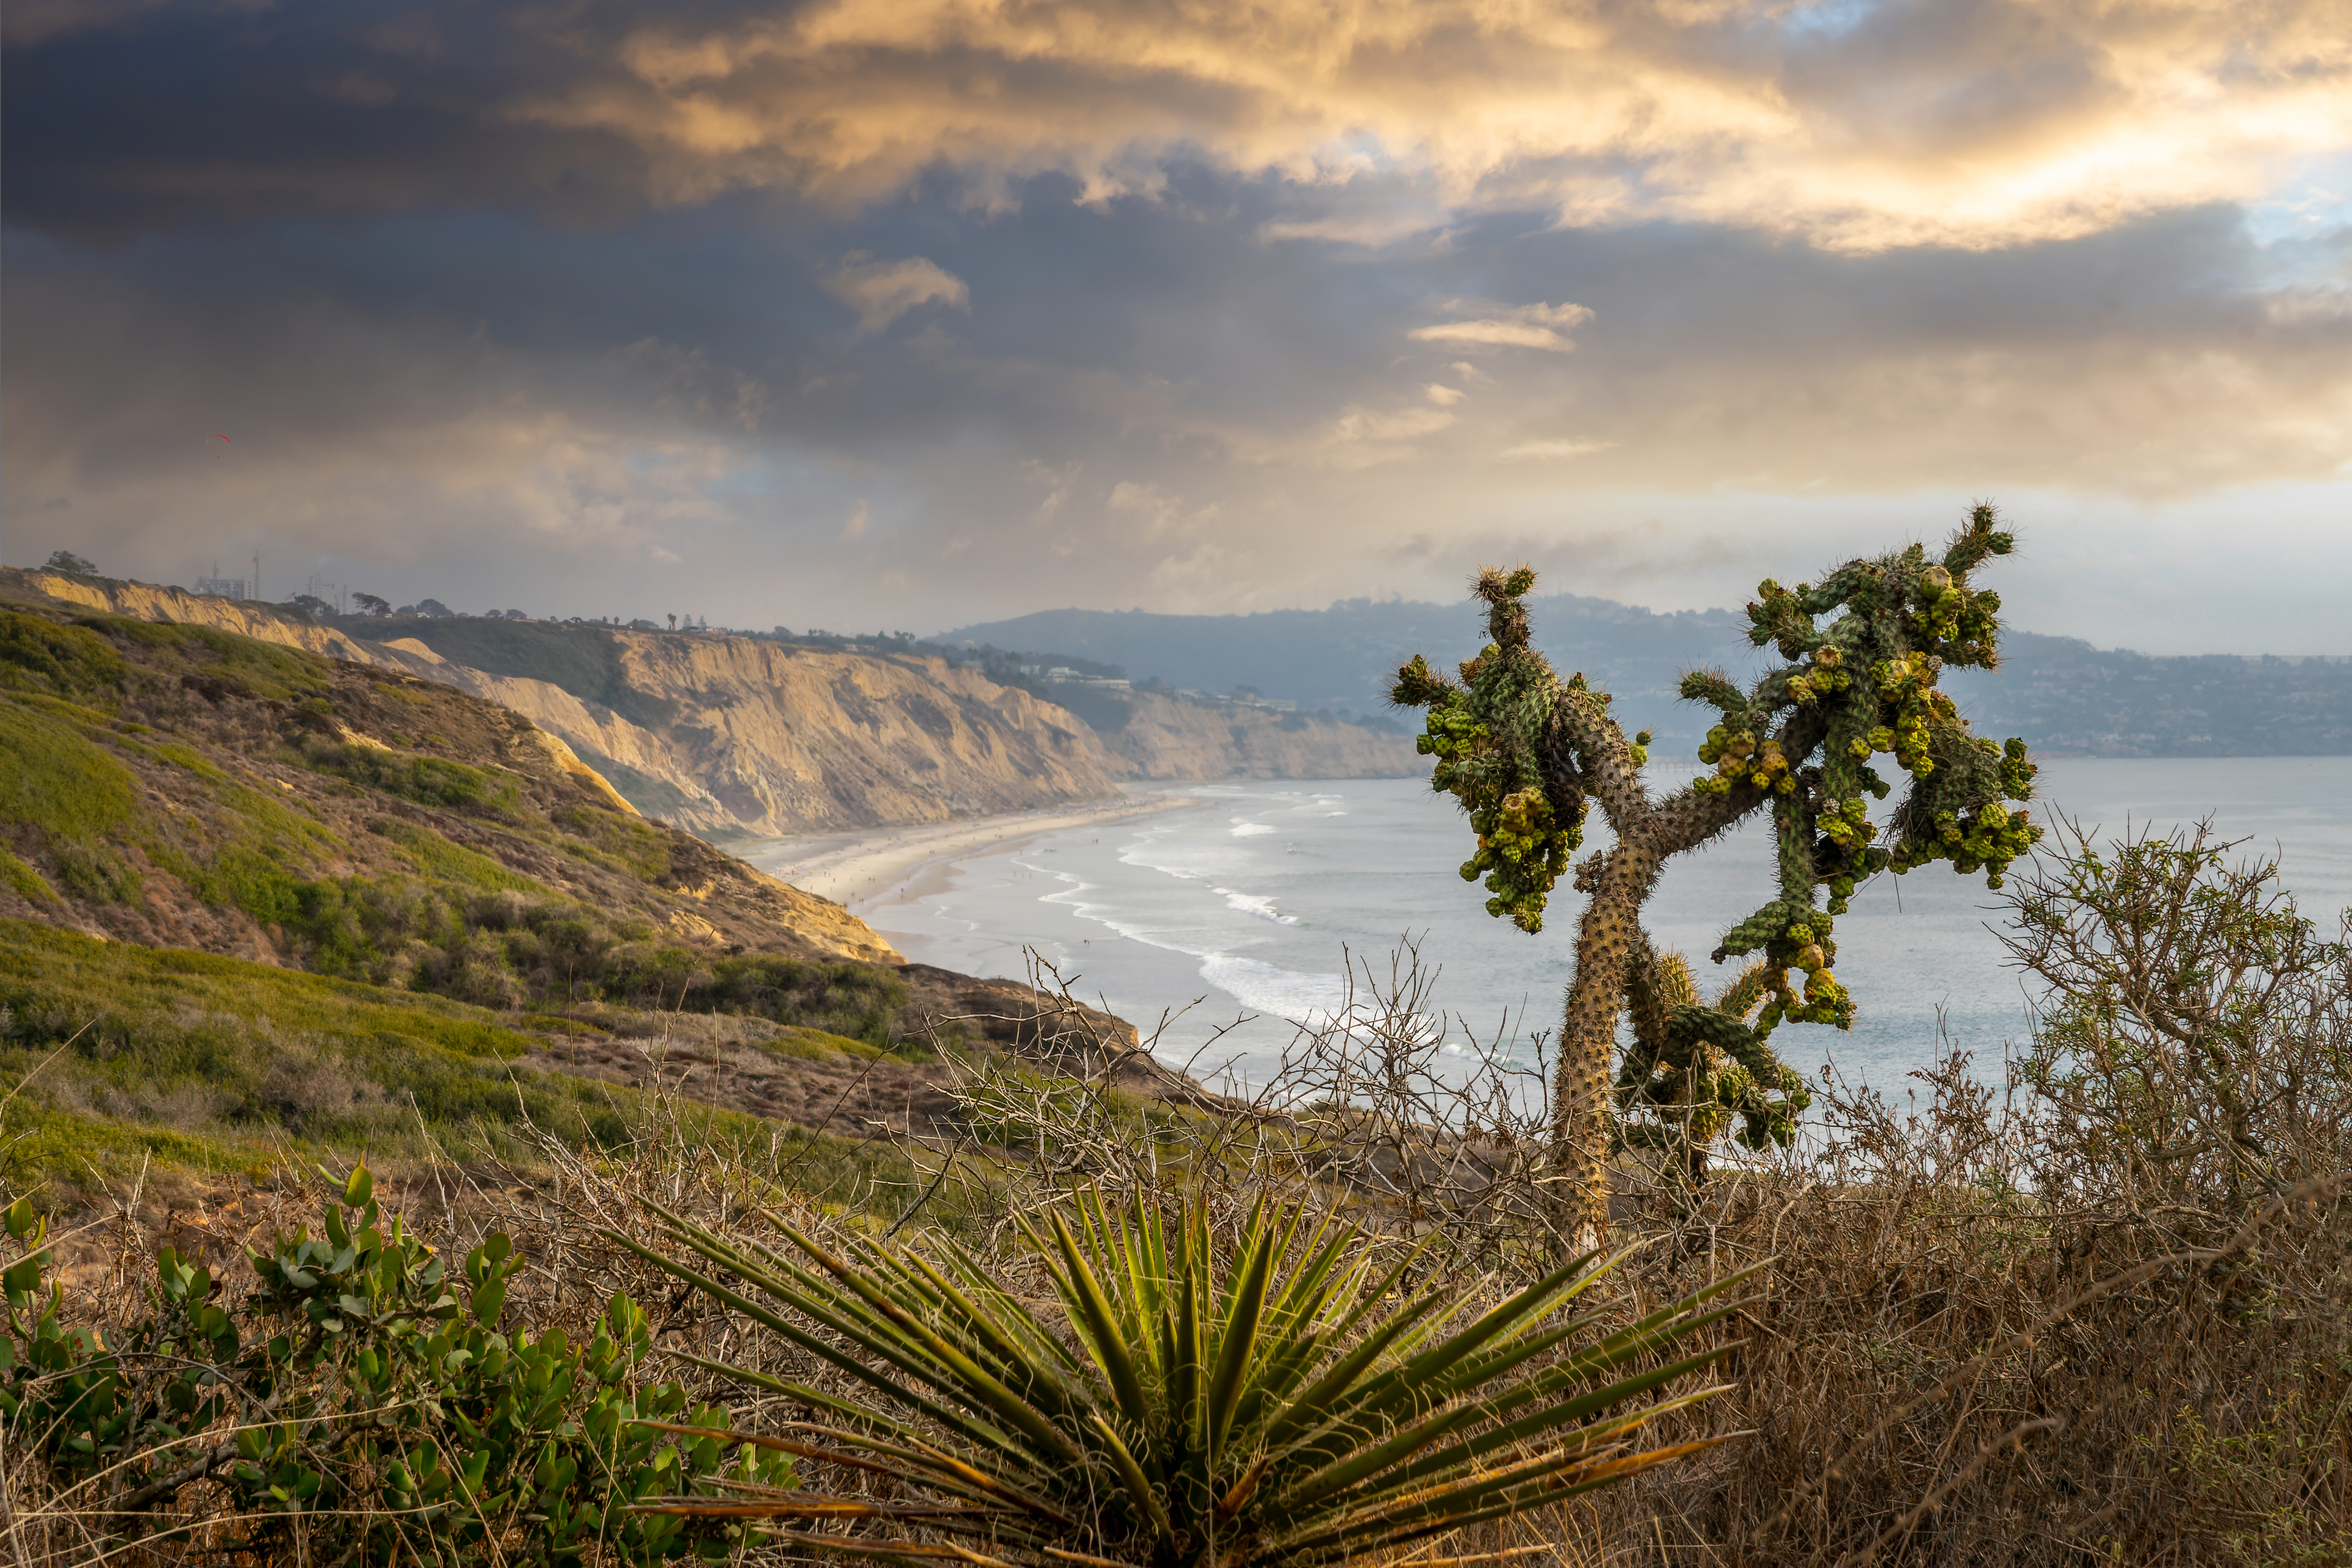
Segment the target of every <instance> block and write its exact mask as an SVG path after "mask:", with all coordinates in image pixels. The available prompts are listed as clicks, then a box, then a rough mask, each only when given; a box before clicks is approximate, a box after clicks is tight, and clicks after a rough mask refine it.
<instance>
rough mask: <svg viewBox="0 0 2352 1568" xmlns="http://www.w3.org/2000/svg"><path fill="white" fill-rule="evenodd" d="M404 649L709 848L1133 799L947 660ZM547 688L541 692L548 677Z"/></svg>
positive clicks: (702, 645) (756, 644) (442, 629)
mask: <svg viewBox="0 0 2352 1568" xmlns="http://www.w3.org/2000/svg"><path fill="white" fill-rule="evenodd" d="M402 629H403V630H404V631H405V632H406V633H407V634H408V635H407V636H406V637H403V638H400V639H398V640H396V641H395V642H394V643H392V644H390V645H388V646H389V647H392V648H393V649H394V650H395V651H402V652H406V653H407V654H409V655H410V656H411V657H430V658H437V659H440V660H442V661H443V662H442V663H441V664H440V665H439V666H437V667H436V668H438V669H439V671H440V672H441V679H448V680H451V681H453V682H455V683H457V684H462V685H464V686H466V687H467V689H469V690H472V691H475V692H476V693H478V695H480V696H483V697H486V698H488V699H489V700H492V701H494V702H500V703H504V704H505V705H506V706H508V707H510V708H512V709H514V710H516V711H517V712H520V713H523V714H526V715H528V716H529V717H530V720H531V721H533V722H534V723H537V724H539V725H540V726H541V728H544V729H548V730H551V731H554V732H555V733H557V734H560V735H562V736H563V737H564V739H565V740H567V741H569V742H571V743H572V747H573V749H574V750H576V751H577V752H580V754H581V755H582V757H583V758H584V759H585V760H586V761H587V762H589V763H591V764H592V765H593V766H594V767H596V768H597V769H598V770H599V771H600V772H602V773H604V775H605V776H606V777H607V778H609V779H611V780H612V781H613V783H614V785H615V787H617V788H618V789H619V790H620V791H621V793H622V794H624V795H627V796H629V797H630V798H631V799H632V800H634V801H635V802H636V804H637V805H638V806H639V807H640V808H642V809H644V810H646V811H648V812H652V813H654V814H656V815H657V816H665V817H667V818H668V819H669V820H671V821H673V822H676V823H678V824H679V825H681V826H686V827H689V828H692V829H693V830H695V831H697V832H700V833H719V834H730V833H740V834H760V835H782V834H796V833H822V832H827V831H832V830H837V829H842V828H851V827H862V826H873V825H877V824H906V823H919V822H940V821H945V820H947V819H949V818H950V817H958V816H984V815H988V814H992V813H998V812H1008V811H1026V810H1033V809H1035V808H1038V807H1041V806H1051V805H1066V804H1069V803H1072V802H1076V801H1087V800H1100V799H1105V798H1108V797H1109V796H1111V795H1115V794H1117V793H1118V791H1117V786H1116V784H1114V783H1113V777H1112V774H1111V773H1108V771H1106V769H1105V766H1104V760H1105V759H1104V757H1103V754H1102V751H1101V748H1100V747H1099V746H1098V745H1097V743H1096V741H1095V738H1094V736H1093V735H1092V734H1091V733H1090V732H1089V731H1087V727H1086V726H1085V725H1084V724H1082V723H1079V722H1078V721H1076V720H1074V719H1073V718H1072V717H1071V716H1070V715H1069V714H1068V713H1066V712H1065V711H1064V710H1061V709H1059V708H1056V707H1055V706H1054V705H1053V704H1051V703H1047V702H1041V701H1039V700H1037V699H1035V698H1034V697H1032V696H1030V695H1029V694H1028V693H1027V692H1025V691H1018V690H1013V689H1009V688H1006V687H1002V686H998V685H996V684H995V683H994V682H992V681H991V680H989V679H986V678H985V677H983V676H982V675H980V674H979V673H977V672H976V671H972V670H966V669H950V668H948V667H947V665H946V663H945V662H944V661H942V660H940V659H936V658H906V657H896V656H876V655H867V654H852V653H827V652H822V651H817V650H814V649H808V648H802V647H793V646H792V645H790V644H781V643H772V642H765V641H759V640H755V639H753V638H750V637H680V636H675V635H665V634H661V633H647V632H632V631H622V630H618V629H613V628H606V627H597V626H549V625H536V626H534V625H520V626H518V625H512V624H509V625H506V626H501V625H500V624H499V623H497V622H469V621H427V622H420V623H409V624H406V625H404V626H403V628H402ZM541 671H544V672H545V678H541V673H540V672H541Z"/></svg>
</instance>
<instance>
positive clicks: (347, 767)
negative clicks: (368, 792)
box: [306, 745, 519, 816]
mask: <svg viewBox="0 0 2352 1568" xmlns="http://www.w3.org/2000/svg"><path fill="white" fill-rule="evenodd" d="M306 761H307V762H308V763H310V766H311V767H312V768H314V769H316V770H317V771H319V772H320V773H332V774H334V775H335V776H336V777H338V778H342V779H348V780H350V781H351V782H352V784H358V785H360V786H361V787H362V789H375V790H382V791H383V793H384V794H386V795H398V796H400V798H401V799H403V800H413V801H415V802H416V803H417V804H418V805H430V806H435V807H437V808H439V809H440V810H443V811H459V812H467V813H469V814H472V815H477V816H513V815H514V814H515V812H516V811H517V809H518V805H519V802H518V797H517V793H516V790H515V787H514V785H512V784H508V783H506V782H505V781H503V780H500V779H497V778H493V777H492V776H491V775H490V774H488V773H485V772H483V771H482V770H481V769H480V768H477V767H471V766H468V765H467V763H453V762H451V761H449V760H448V759H447V758H446V757H426V756H419V755H417V754H416V753H415V752H389V751H383V750H381V749H379V748H377V747H374V746H351V745H343V746H316V747H313V748H312V749H311V750H310V753H309V755H308V757H307V758H306Z"/></svg>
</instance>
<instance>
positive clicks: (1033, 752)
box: [12, 572, 1423, 837]
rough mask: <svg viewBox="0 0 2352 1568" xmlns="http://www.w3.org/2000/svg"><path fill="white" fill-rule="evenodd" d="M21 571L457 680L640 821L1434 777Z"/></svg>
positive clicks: (869, 822)
mask: <svg viewBox="0 0 2352 1568" xmlns="http://www.w3.org/2000/svg"><path fill="white" fill-rule="evenodd" d="M12 575H15V576H17V577H18V578H19V579H20V580H21V581H23V582H24V583H25V584H26V586H27V587H30V588H32V589H34V590H36V591H37V592H40V593H43V594H47V595H50V596H52V597H54V598H58V599H63V600H68V601H71V602H74V603H79V604H83V605H88V606H89V607H90V608H91V609H94V610H102V611H106V612H108V613H110V614H113V615H119V616H133V617H136V618H139V619H142V620H151V621H168V622H174V623H178V624H182V625H194V626H216V627H219V628H220V629H222V630H225V631H232V632H236V633H239V634H241V635H243V636H246V637H255V638H258V639H260V640H262V641H266V642H274V643H279V644H282V645H286V646H289V647H301V648H305V649H308V650H310V651H311V652H314V653H322V654H326V655H329V656H331V657H333V658H344V659H350V660H352V661H353V662H354V663H359V664H368V665H376V666H381V667H388V668H396V669H400V670H403V671H404V672H406V673H408V674H411V675H415V676H418V677H422V678H424V679H429V680H436V681H439V682H442V683H443V684H446V685H449V686H455V687H457V688H458V689H461V690H464V691H467V692H470V693H472V694H473V695H475V696H477V697H480V698H483V699H485V700H488V701H491V702H495V703H498V704H499V705H500V706H502V707H506V708H509V709H512V710H514V711H516V712H518V713H520V714H522V715H523V716H524V717H526V718H528V719H530V721H532V722H533V723H535V724H537V725H538V726H539V727H540V728H541V729H542V730H544V731H548V732H549V733H551V734H552V735H555V736H558V737H561V738H562V741H563V742H566V743H567V744H568V745H569V746H570V747H571V749H572V752H575V753H576V754H577V756H578V758H579V759H580V761H581V763H583V764H584V765H585V766H586V767H588V768H593V770H594V771H595V772H596V773H598V774H600V775H602V777H603V778H604V779H606V780H609V781H610V782H611V784H612V785H613V786H614V788H615V789H617V790H618V791H619V793H620V794H621V795H623V796H624V797H625V799H626V800H627V801H628V802H629V804H631V805H634V806H635V807H636V808H637V809H638V810H639V811H641V812H643V813H645V814H646V815H647V816H659V817H662V818H665V819H667V820H668V821H670V822H672V823H675V824H677V826H681V827H685V828H688V829H689V830H690V831H693V832H696V833H700V834H704V835H708V836H719V837H726V836H730V835H738V834H743V835H761V836H768V835H773V836H782V835H792V834H806V833H823V832H828V831H835V830H842V829H848V828H856V827H866V826H886V825H899V824H910V823H922V822H938V821H945V820H948V819H950V818H952V817H959V816H984V815H990V814H994V813H1001V812H1013V811H1028V810H1036V809H1040V808H1047V807H1053V806H1057V805H1072V804H1077V803H1081V802H1086V801H1093V800H1102V799H1107V798H1109V797H1112V796H1114V795H1117V794H1118V781H1120V780H1125V779H1144V780H1168V781H1182V780H1193V779H1215V778H1231V777H1259V778H1348V777H1368V776H1391V777H1394V776H1402V775H1406V774H1409V773H1414V772H1416V771H1418V769H1419V767H1420V766H1422V765H1423V764H1421V763H1420V762H1419V760H1418V759H1417V758H1415V757H1414V755H1413V753H1412V743H1411V742H1410V741H1409V740H1407V739H1405V738H1404V737H1402V735H1398V734H1394V733H1389V732H1382V731H1374V730H1370V729H1367V728H1364V727H1362V726H1359V725H1352V724H1343V723H1339V722H1336V721H1330V720H1326V719H1318V718H1309V717H1300V716H1295V715H1286V714H1277V713H1273V712H1268V711H1265V710H1254V709H1243V708H1233V707H1211V706H1207V705H1203V704H1198V703H1192V702H1186V701H1181V700H1176V699H1172V698H1169V697H1165V696H1160V695H1157V694H1152V693H1145V692H1138V693H1136V694H1135V695H1134V697H1133V698H1132V700H1131V701H1130V702H1129V710H1130V711H1129V714H1128V716H1127V718H1126V720H1125V721H1124V722H1123V723H1120V724H1119V725H1118V726H1117V727H1116V728H1112V729H1108V730H1107V731H1103V732H1097V731H1096V730H1094V729H1092V728H1090V727H1089V726H1088V725H1087V723H1086V722H1085V721H1082V720H1080V719H1079V718H1078V717H1076V715H1075V714H1073V713H1071V712H1070V711H1069V710H1066V709H1065V708H1063V707H1060V706H1058V705H1056V704H1055V703H1052V702H1047V701H1043V700H1039V699H1038V698H1036V697H1034V696H1032V695H1030V694H1029V693H1028V692H1026V691H1023V690H1020V689H1015V688H1011V687H1004V686H999V685H997V684H996V683H995V682H993V681H992V680H990V679H987V678H986V677H985V676H983V675H982V674H981V673H980V672H978V671H977V670H973V669H968V668H950V667H949V666H948V664H947V663H946V662H945V661H944V660H941V659H939V658H917V657H914V656H911V655H900V654H880V653H847V652H829V651H824V650H821V649H814V648H809V647H796V646H794V645H792V644H788V643H777V642H772V641H768V640H766V639H755V638H751V637H727V636H710V635H707V634H676V633H662V632H641V631H631V630H625V629H623V628H620V627H616V626H593V625H585V624H569V625H567V624H561V623H555V622H545V621H533V622H514V621H496V620H487V619H475V618H472V617H463V618H451V619H439V618H435V619H400V620H390V621H383V622H380V623H371V624H370V625H369V626H368V629H369V630H371V631H374V630H376V629H378V627H379V626H380V627H381V630H382V634H383V635H382V636H381V637H356V636H353V635H352V634H351V633H350V632H349V631H346V630H343V629H339V628H338V627H336V626H328V625H322V624H320V623H317V622H314V621H311V620H310V619H309V618H307V617H305V616H299V615H296V614H292V613H289V612H282V611H279V610H277V609H274V608H272V607H270V606H269V605H263V604H259V603H257V602H253V601H237V600H229V599H220V598H212V597H199V596H197V595H192V594H188V593H185V592H184V591H182V590H180V589H177V588H171V587H161V586H155V585H152V584H142V583H131V582H122V581H118V580H113V579H102V578H81V577H68V576H64V575H60V574H56V573H46V572H35V573H22V574H12ZM343 624H344V626H351V625H352V622H350V621H348V620H347V621H345V622H344V623H343Z"/></svg>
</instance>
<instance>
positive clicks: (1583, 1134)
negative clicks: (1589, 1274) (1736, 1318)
mask: <svg viewBox="0 0 2352 1568" xmlns="http://www.w3.org/2000/svg"><path fill="white" fill-rule="evenodd" d="M1657 875H1658V858H1657V856H1656V855H1655V854H1654V853H1653V852H1651V851H1650V849H1649V848H1648V847H1646V846H1644V845H1642V844H1638V843H1636V844H1621V845H1619V846H1618V847H1616V848H1615V849H1613V850H1612V851H1611V852H1610V853H1609V855H1608V857H1607V858H1605V859H1604V860H1603V861H1602V862H1601V868H1600V870H1599V872H1598V874H1597V875H1595V876H1594V877H1593V878H1592V898H1591V901H1590V902H1588V903H1587V904H1586V905H1585V907H1584V918H1583V920H1582V921H1580V924H1579V929H1578V931H1577V941H1576V974H1575V977H1574V978H1573V979H1572V980H1570V983H1569V987H1568V1003H1567V1006H1566V1009H1565V1010H1564V1012H1563V1014H1562V1016H1561V1018H1560V1028H1559V1068H1558V1069H1557V1072H1558V1077H1557V1079H1556V1080H1555V1082H1554V1084H1553V1086H1552V1163H1553V1168H1554V1169H1555V1170H1556V1171H1557V1172H1558V1173H1559V1174H1560V1175H1561V1176H1563V1177H1565V1178H1566V1180H1565V1181H1564V1182H1563V1183H1562V1185H1563V1186H1564V1187H1565V1188H1566V1189H1567V1194H1566V1196H1565V1198H1564V1200H1563V1203H1564V1206H1567V1207H1568V1208H1569V1209H1570V1218H1571V1220H1572V1223H1573V1224H1574V1225H1575V1226H1576V1229H1577V1231H1578V1233H1579V1240H1578V1243H1577V1245H1578V1246H1580V1247H1599V1246H1601V1244H1602V1243H1603V1242H1605V1241H1606V1240H1607V1239H1608V1232H1609V1154H1610V1151H1611V1148H1612V1145H1613V1143H1614V1142H1615V1129H1614V1127H1613V1125H1612V1119H1611V1097H1610V1092H1609V1080H1610V1077H1611V1074H1612V1068H1613V1064H1614V1062H1615V1060H1616V1055H1617V1013H1618V1009H1619V1007H1620V1006H1621V1005H1622V1003H1623V1001H1624V997H1625V973H1626V967H1627V965H1628V963H1630V962H1631V961H1632V959H1633V955H1634V953H1635V952H1636V951H1637V949H1638V947H1639V946H1640V942H1641V923H1640V922H1641V915H1642V902H1643V900H1644V899H1645V898H1647V897H1648V896H1649V891H1650V888H1651V885H1652V884H1653V883H1654V882H1655V881H1656V880H1657Z"/></svg>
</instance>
